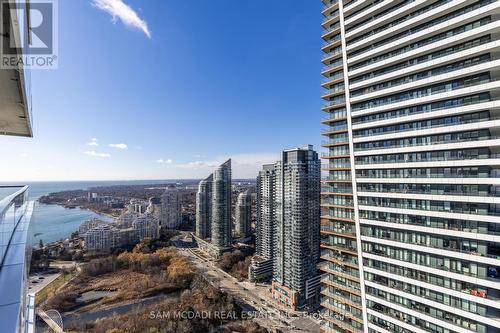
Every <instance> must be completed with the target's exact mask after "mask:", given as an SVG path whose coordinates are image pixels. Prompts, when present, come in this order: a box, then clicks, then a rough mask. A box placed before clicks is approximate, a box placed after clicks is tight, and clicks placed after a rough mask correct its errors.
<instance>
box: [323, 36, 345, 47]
mask: <svg viewBox="0 0 500 333" xmlns="http://www.w3.org/2000/svg"><path fill="white" fill-rule="evenodd" d="M341 40H342V38H340V35H337V36H335V37H334V38H331V39H329V40H326V41H324V42H323V45H322V46H321V49H322V50H325V49H326V48H327V47H331V46H332V45H334V44H340V43H339V42H340V41H341Z"/></svg>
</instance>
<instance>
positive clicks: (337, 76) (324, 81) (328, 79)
mask: <svg viewBox="0 0 500 333" xmlns="http://www.w3.org/2000/svg"><path fill="white" fill-rule="evenodd" d="M337 66H339V65H336V66H333V67H332V68H335V67H337ZM340 66H342V64H340ZM343 79H344V72H343V71H338V72H336V73H334V74H333V75H331V76H327V77H325V78H323V79H322V80H321V85H322V86H325V85H326V84H327V83H332V81H335V80H339V81H341V80H343Z"/></svg>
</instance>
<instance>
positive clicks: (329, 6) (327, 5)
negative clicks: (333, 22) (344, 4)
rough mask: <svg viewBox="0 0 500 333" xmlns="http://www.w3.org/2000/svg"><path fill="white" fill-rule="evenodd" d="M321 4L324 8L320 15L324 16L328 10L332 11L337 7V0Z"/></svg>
mask: <svg viewBox="0 0 500 333" xmlns="http://www.w3.org/2000/svg"><path fill="white" fill-rule="evenodd" d="M323 3H324V4H325V7H324V8H323V10H322V11H321V14H325V13H327V12H328V11H329V10H332V9H333V8H335V6H338V4H339V1H338V0H331V1H327V2H323Z"/></svg>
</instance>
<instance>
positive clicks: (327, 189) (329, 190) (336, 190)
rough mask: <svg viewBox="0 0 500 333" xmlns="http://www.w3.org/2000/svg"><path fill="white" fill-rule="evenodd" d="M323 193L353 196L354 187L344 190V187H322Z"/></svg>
mask: <svg viewBox="0 0 500 333" xmlns="http://www.w3.org/2000/svg"><path fill="white" fill-rule="evenodd" d="M321 193H328V194H343V195H349V196H352V187H346V188H342V187H333V186H322V187H321Z"/></svg>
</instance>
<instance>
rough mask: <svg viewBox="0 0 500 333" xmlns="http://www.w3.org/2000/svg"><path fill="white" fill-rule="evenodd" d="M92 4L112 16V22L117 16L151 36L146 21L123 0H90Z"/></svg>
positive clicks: (129, 25)
mask: <svg viewBox="0 0 500 333" xmlns="http://www.w3.org/2000/svg"><path fill="white" fill-rule="evenodd" d="M92 5H93V6H94V7H96V8H98V9H100V10H102V11H105V12H106V13H108V14H110V15H111V16H113V22H116V20H117V18H119V19H120V21H122V22H123V24H125V25H126V26H128V27H131V28H135V29H137V30H140V31H142V32H144V34H145V35H146V36H148V37H149V38H151V32H150V31H149V28H148V24H147V23H146V21H145V20H143V19H141V18H140V17H139V15H138V14H137V13H136V12H135V11H134V10H133V9H132V8H131V7H130V6H129V5H127V4H125V3H124V2H123V0H92Z"/></svg>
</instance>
